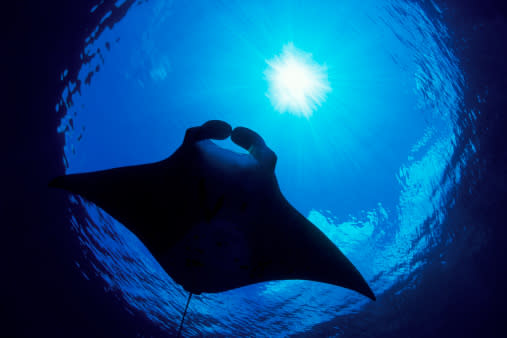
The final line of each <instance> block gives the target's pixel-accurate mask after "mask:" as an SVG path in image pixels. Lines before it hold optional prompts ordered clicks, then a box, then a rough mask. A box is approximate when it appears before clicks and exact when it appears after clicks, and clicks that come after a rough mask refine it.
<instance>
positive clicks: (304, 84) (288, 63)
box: [264, 42, 331, 118]
mask: <svg viewBox="0 0 507 338" xmlns="http://www.w3.org/2000/svg"><path fill="white" fill-rule="evenodd" d="M266 63H267V64H268V68H267V69H266V70H265V71H264V75H265V76H266V79H267V80H268V84H269V87H268V92H267V93H266V95H267V96H268V97H269V99H270V100H271V104H272V105H273V107H275V109H276V110H277V111H279V112H280V113H284V112H289V113H292V114H294V115H299V116H304V117H306V118H309V117H310V116H312V113H313V111H314V110H315V109H317V107H318V106H320V105H321V104H322V103H323V102H324V101H325V100H326V96H327V94H328V93H329V92H330V91H331V87H330V85H329V81H328V79H327V67H326V66H325V65H324V66H321V65H319V64H318V63H316V62H315V61H314V60H313V59H312V54H310V53H305V52H303V51H302V50H299V49H297V48H296V47H294V45H293V44H292V42H290V43H288V44H287V45H285V46H284V47H283V50H282V54H280V55H276V56H275V57H274V58H272V59H271V60H266Z"/></svg>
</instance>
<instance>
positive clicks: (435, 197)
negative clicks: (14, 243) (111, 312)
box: [55, 0, 484, 337]
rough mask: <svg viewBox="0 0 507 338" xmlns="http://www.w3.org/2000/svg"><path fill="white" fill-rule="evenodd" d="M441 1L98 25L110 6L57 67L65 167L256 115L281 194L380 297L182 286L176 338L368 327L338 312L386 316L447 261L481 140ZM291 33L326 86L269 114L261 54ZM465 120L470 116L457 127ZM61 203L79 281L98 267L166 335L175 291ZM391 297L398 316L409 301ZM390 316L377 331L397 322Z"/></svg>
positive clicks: (160, 11) (214, 11)
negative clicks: (301, 111)
mask: <svg viewBox="0 0 507 338" xmlns="http://www.w3.org/2000/svg"><path fill="white" fill-rule="evenodd" d="M122 3H123V2H122V1H119V2H117V6H118V7H120V6H121V4H122ZM99 8H100V5H99ZM90 9H92V7H90ZM444 15H445V11H443V10H442V9H441V8H440V7H439V6H438V5H437V4H433V3H431V2H423V3H421V4H420V3H418V2H415V1H402V0H398V1H394V0H391V1H374V0H368V1H362V2H360V3H358V2H357V1H342V2H337V1H319V2H318V3H316V2H312V1H280V2H272V1H236V2H228V1H225V2H223V3H221V2H220V3H219V2H207V1H203V2H200V1H192V2H184V1H174V2H170V1H161V0H151V1H148V2H142V1H140V2H139V3H135V4H133V5H132V7H129V10H128V11H127V12H126V13H125V15H124V16H123V17H122V18H121V20H119V21H118V22H115V23H114V24H110V25H109V24H108V25H104V23H108V19H107V18H108V15H107V14H106V16H105V19H104V21H103V22H102V23H101V24H99V26H98V27H97V30H96V32H94V33H93V34H92V35H91V36H90V38H89V39H87V41H86V48H85V50H84V53H83V55H82V60H83V62H82V65H81V66H80V69H79V72H78V75H77V77H72V76H71V75H69V74H74V72H72V71H71V72H68V71H64V72H63V73H62V74H61V80H62V82H63V83H65V85H66V89H65V90H64V91H63V93H62V94H61V100H60V102H58V103H57V104H56V109H55V110H56V111H57V112H59V113H60V114H63V115H64V117H63V118H62V119H61V122H60V126H59V127H58V132H59V133H61V134H62V135H64V137H65V147H64V157H63V158H62V161H63V162H64V164H65V166H66V172H67V173H75V172H83V171H91V170H99V169H105V168H111V167H115V166H122V165H132V164H140V163H147V162H152V161H158V160H160V159H162V158H165V157H167V156H169V155H170V154H171V153H172V152H173V151H174V150H175V149H176V148H177V147H178V146H179V145H180V144H181V141H182V138H183V135H184V131H185V129H186V128H188V127H191V126H195V125H200V124H202V123H203V122H205V121H207V120H209V119H223V120H225V121H228V122H229V123H231V125H233V126H239V125H242V126H247V127H249V128H252V129H254V130H255V131H257V132H258V133H259V134H261V135H262V136H263V137H264V139H265V140H266V142H267V143H268V144H269V146H270V147H271V148H272V149H273V150H274V151H275V152H276V153H277V155H278V163H277V168H276V175H277V177H278V181H279V183H280V188H281V190H282V192H283V193H284V194H285V196H286V197H287V199H288V200H289V201H290V202H291V203H292V204H293V205H294V206H295V207H296V208H297V209H298V210H299V211H300V212H301V213H302V214H303V215H305V216H307V217H308V219H310V220H311V221H312V222H313V223H314V224H315V225H317V226H318V227H319V228H320V229H321V230H322V231H323V232H324V233H326V234H327V235H328V236H329V237H330V239H331V240H332V241H333V242H334V243H335V244H336V245H337V246H338V247H339V248H340V249H341V250H342V251H343V252H344V253H345V254H346V255H347V256H348V257H349V259H350V260H351V261H352V262H353V263H354V264H355V265H356V267H357V268H358V269H359V271H361V273H362V274H363V276H364V277H365V278H366V280H367V281H368V283H369V284H370V286H371V287H372V289H373V291H374V293H375V294H376V295H377V298H378V299H379V301H377V303H370V302H369V301H368V300H366V299H364V297H361V296H359V295H357V294H355V293H353V292H351V291H348V290H344V289H341V288H338V287H335V286H329V285H324V284H319V283H314V282H306V281H279V282H270V283H263V284H258V285H253V286H249V287H245V288H240V289H237V290H232V291H229V292H225V293H221V294H204V295H200V296H196V297H194V298H193V299H192V302H191V304H190V307H189V312H188V314H187V317H186V321H185V325H184V331H183V333H184V335H186V336H200V335H226V336H273V337H275V336H288V335H311V334H314V335H325V336H353V335H356V336H364V337H366V336H372V337H374V336H376V335H377V334H376V333H378V332H379V327H380V326H381V325H380V321H378V322H377V323H374V324H371V322H370V324H369V325H364V326H362V327H360V328H359V329H358V328H357V324H351V321H352V319H351V320H350V322H349V321H348V320H347V318H356V317H354V316H359V317H361V316H363V318H369V319H370V320H371V318H381V317H382V315H381V314H382V313H390V312H392V311H393V309H392V307H391V305H392V304H391V303H389V302H385V301H383V296H385V297H386V298H387V297H399V298H401V299H403V297H406V296H407V295H409V294H412V293H413V292H415V293H417V292H419V290H425V289H424V288H423V287H422V286H421V283H422V280H423V276H424V280H425V281H427V280H428V274H429V276H431V277H430V280H431V278H438V274H437V273H433V271H435V269H437V270H439V271H445V270H446V269H452V268H453V267H454V266H455V265H456V264H458V263H457V262H458V261H459V259H458V258H457V257H456V256H454V255H453V254H451V253H452V252H454V250H456V248H457V247H460V246H463V245H465V243H466V245H469V244H470V241H472V239H473V238H477V237H478V236H479V238H480V235H481V233H478V232H477V231H476V230H475V229H473V227H472V228H467V225H466V224H453V225H449V224H448V223H446V220H447V217H448V215H449V213H450V212H451V211H452V208H453V205H454V204H455V202H456V201H455V198H456V191H458V190H460V189H461V185H462V182H461V181H462V177H463V176H464V175H465V174H466V173H464V170H466V168H467V167H468V166H469V165H470V163H471V162H473V161H474V160H475V158H476V153H477V147H478V145H477V144H475V139H474V138H473V137H469V138H468V139H467V140H466V141H463V136H462V135H463V133H464V132H465V131H466V132H467V133H469V132H471V130H472V131H473V130H474V126H473V121H474V120H475V119H476V117H477V116H479V115H480V114H481V111H480V110H477V109H475V108H474V107H472V106H467V104H466V102H465V100H464V95H465V94H464V92H465V90H466V88H467V83H466V81H465V77H464V73H463V69H462V68H461V64H462V61H461V60H460V59H459V57H458V56H456V51H455V50H454V49H453V48H452V46H453V45H454V43H453V41H452V34H451V33H450V32H449V30H448V28H447V27H446V25H445V23H444V22H445V20H444ZM290 42H292V43H293V44H294V45H295V46H296V47H297V48H299V49H301V50H303V51H305V52H307V53H311V54H312V57H313V59H314V60H315V61H316V62H318V63H320V64H325V65H326V67H327V69H328V78H329V83H330V87H331V89H332V90H331V92H330V93H329V94H328V95H327V98H326V100H325V101H324V102H322V103H321V105H320V106H318V107H317V109H316V110H315V111H314V112H313V114H312V116H311V117H309V118H305V117H301V116H294V115H291V114H290V113H288V112H285V113H280V112H278V111H276V109H275V108H274V107H273V106H272V104H271V102H270V100H269V98H268V97H267V95H266V92H267V90H268V83H267V81H266V78H265V75H264V72H265V70H266V68H267V67H268V64H267V62H266V61H267V60H269V59H271V58H273V57H274V56H276V55H278V54H280V52H281V51H282V48H283V46H284V45H286V44H287V43H290ZM75 88H78V89H79V90H75ZM481 100H484V98H483V97H480V96H478V97H477V101H479V102H480V101H481ZM464 120H466V121H472V122H471V125H468V129H466V130H465V129H464V126H463V124H462V123H461V122H462V121H464ZM220 144H221V145H223V146H224V147H230V148H232V147H233V145H232V144H230V143H227V142H222V143H220ZM70 200H71V203H70V208H71V210H70V214H69V215H70V216H69V218H70V219H69V220H70V224H71V227H72V229H73V234H74V236H75V237H76V238H77V239H78V241H76V243H79V244H80V247H79V251H80V253H81V254H80V255H77V256H76V257H73V260H75V265H76V268H77V269H79V271H80V273H81V274H82V276H83V278H85V279H99V280H100V281H103V284H104V290H105V292H106V293H112V294H114V295H115V296H116V297H118V298H119V299H121V300H122V304H124V306H125V308H126V310H127V311H128V312H131V313H133V314H135V315H139V314H141V315H142V316H145V317H146V318H147V319H148V320H149V322H151V323H152V324H153V325H155V326H156V327H158V328H160V329H161V330H162V332H165V333H167V334H168V335H169V334H174V333H175V330H176V329H177V327H178V325H179V320H180V317H181V313H182V310H183V307H184V305H185V300H186V296H187V295H186V293H185V292H184V290H183V289H182V288H181V287H180V286H179V285H177V284H175V283H174V282H173V281H172V280H171V278H170V277H169V276H168V275H167V274H166V273H165V272H164V271H163V270H162V269H161V267H160V266H159V265H158V264H157V262H156V261H155V260H154V259H153V257H152V256H151V255H150V253H149V252H148V251H147V250H146V248H144V246H143V245H142V243H141V242H140V241H139V240H138V239H137V238H136V237H135V236H134V235H132V234H131V233H130V232H129V231H128V230H126V228H124V227H123V226H122V225H121V224H119V223H117V222H116V221H115V220H113V219H112V218H111V217H109V216H108V215H106V214H104V212H102V211H101V210H99V209H98V208H97V207H95V206H94V205H91V204H89V203H87V202H85V201H83V200H81V199H76V198H75V197H70ZM464 223H466V222H464ZM458 228H459V230H458ZM477 241H478V242H477V243H476V247H471V249H470V250H471V252H473V250H480V248H481V246H482V245H483V244H481V242H480V240H477ZM430 267H431V269H430ZM420 292H421V293H422V292H423V291H420ZM423 296H424V295H420V296H419V297H423ZM435 302H437V301H435ZM431 306H432V305H431V304H421V309H420V311H421V312H425V307H431ZM396 311H399V317H403V315H402V313H403V311H404V310H403V307H400V309H397V310H396ZM372 313H374V314H375V315H372ZM385 325H386V323H385V322H384V326H382V330H381V331H382V332H384V333H385V332H389V330H388V327H389V326H393V327H396V325H397V324H396V323H393V322H390V323H389V324H388V325H389V326H387V327H386V326H385ZM398 325H399V324H398ZM354 330H357V331H354ZM351 332H352V333H351ZM141 334H142V332H141Z"/></svg>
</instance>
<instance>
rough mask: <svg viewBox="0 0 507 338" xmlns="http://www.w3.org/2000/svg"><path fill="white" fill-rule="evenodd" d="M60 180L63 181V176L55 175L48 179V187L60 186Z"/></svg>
mask: <svg viewBox="0 0 507 338" xmlns="http://www.w3.org/2000/svg"><path fill="white" fill-rule="evenodd" d="M62 181H63V176H58V177H55V178H53V179H52V180H51V181H49V183H48V187H50V188H61V187H62Z"/></svg>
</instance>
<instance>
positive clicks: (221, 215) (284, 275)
mask: <svg viewBox="0 0 507 338" xmlns="http://www.w3.org/2000/svg"><path fill="white" fill-rule="evenodd" d="M229 136H230V137H231V139H232V141H233V142H234V143H236V144H237V145H239V146H241V147H243V148H244V149H246V150H248V152H249V154H239V153H235V152H233V151H229V150H226V149H223V148H221V147H219V146H217V145H216V144H215V143H213V142H212V141H210V139H217V140H223V139H226V138H227V137H229ZM275 164H276V155H275V154H274V152H273V151H271V150H270V149H269V148H268V147H267V146H266V144H265V143H264V141H263V140H262V138H261V137H260V136H259V135H258V134H256V133H255V132H253V131H252V130H250V129H247V128H243V127H238V128H235V129H234V130H232V129H231V127H230V126H229V125H228V124H227V123H225V122H222V121H217V120H213V121H208V122H206V123H205V124H204V125H202V126H200V127H194V128H190V129H188V130H187V131H186V134H185V139H184V141H183V144H182V145H181V146H180V148H178V149H177V150H176V152H175V153H174V154H173V155H171V156H170V157H169V158H167V159H165V160H163V161H160V162H157V163H152V164H146V165H136V166H130V167H121V168H115V169H110V170H104V171H97V172H91V173H84V174H73V175H67V176H60V177H57V178H56V179H54V180H53V181H52V182H51V183H50V186H52V187H57V188H63V189H66V190H68V191H70V192H72V193H75V194H78V195H81V196H82V197H84V198H85V199H87V200H89V201H91V202H93V203H95V204H96V205H98V206H99V207H101V208H102V209H104V210H105V211H106V212H108V213H109V214H110V215H111V216H113V217H114V218H116V219H117V220H118V221H119V222H121V223H122V224H123V225H124V226H126V227H127V228H128V229H130V230H131V231H132V232H133V233H134V234H135V235H137V236H138V237H139V239H141V241H142V242H143V243H144V244H145V245H146V247H147V248H148V249H149V250H150V251H151V253H152V254H153V256H154V257H155V258H156V259H157V260H158V262H159V263H160V265H161V266H162V267H163V268H164V269H165V270H166V271H167V273H168V274H169V276H171V277H172V278H173V279H174V281H176V282H177V283H179V284H180V285H182V286H183V288H184V289H185V290H187V291H189V292H190V293H191V294H192V293H194V294H200V293H202V292H211V293H212V292H221V291H226V290H230V289H234V288H238V287H241V286H245V285H249V284H254V283H259V282H266V281H273V280H286V279H303V280H310V281H318V282H324V283H329V284H334V285H338V286H341V287H344V288H348V289H351V290H355V291H357V292H359V293H361V294H363V295H365V296H366V297H369V298H370V299H372V300H375V295H374V294H373V292H372V291H371V289H370V287H369V286H368V284H367V283H366V281H365V280H364V278H363V277H362V276H361V274H360V273H359V271H358V270H357V269H356V268H355V267H354V265H352V263H351V262H350V261H349V260H348V259H347V258H346V257H345V256H344V255H343V253H342V252H341V251H340V250H339V249H338V248H337V247H336V246H335V245H334V244H333V243H332V242H331V241H330V240H329V239H328V238H327V237H326V236H325V235H324V234H323V233H322V232H321V231H320V230H319V229H318V228H317V227H316V226H315V225H313V224H312V223H311V222H310V221H308V220H307V219H306V218H305V217H304V216H303V215H301V214H300V213H299V212H298V211H297V210H296V209H294V207H292V206H291V205H290V204H289V203H288V202H287V200H286V199H285V198H284V196H283V195H282V193H281V192H280V189H279V187H278V183H277V180H276V177H275V174H274V168H275ZM187 306H188V303H187Z"/></svg>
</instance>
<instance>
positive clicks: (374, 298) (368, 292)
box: [363, 289, 377, 301]
mask: <svg viewBox="0 0 507 338" xmlns="http://www.w3.org/2000/svg"><path fill="white" fill-rule="evenodd" d="M363 295H365V296H366V297H368V298H370V299H371V300H373V301H376V300H377V297H375V294H374V293H373V291H371V289H369V290H368V291H367V292H365V293H363Z"/></svg>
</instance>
